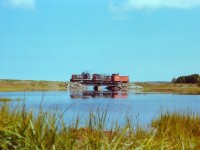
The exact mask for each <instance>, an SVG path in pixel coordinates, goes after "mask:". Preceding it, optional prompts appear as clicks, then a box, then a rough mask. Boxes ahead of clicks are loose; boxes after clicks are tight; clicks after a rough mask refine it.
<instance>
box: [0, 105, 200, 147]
mask: <svg viewBox="0 0 200 150" xmlns="http://www.w3.org/2000/svg"><path fill="white" fill-rule="evenodd" d="M0 105H1V106H0V120H1V121H0V139H1V140H0V149H66V150H67V149H89V150H93V149H109V150H116V149H198V148H200V116H195V115H193V114H190V113H176V112H174V113H172V114H170V113H166V114H161V115H160V117H159V118H157V119H155V120H154V121H152V123H151V127H150V128H148V129H144V128H142V127H139V126H137V127H135V126H133V124H132V123H131V121H130V118H129V117H127V118H126V122H125V123H124V126H119V125H118V124H117V122H115V123H113V126H112V129H110V130H109V131H106V130H105V125H106V122H107V121H108V119H109V118H107V111H104V112H100V111H99V110H97V113H94V112H90V114H89V116H88V119H87V120H86V121H85V126H84V127H83V128H80V127H78V126H79V121H80V119H79V118H78V117H77V120H76V121H75V122H74V123H73V124H71V126H66V125H65V122H64V121H63V116H64V115H67V112H66V113H57V114H55V113H51V112H50V111H44V110H43V109H42V108H41V109H40V111H39V113H38V115H36V116H34V114H33V112H32V111H26V109H25V106H23V107H14V108H11V106H10V105H9V104H8V103H0Z"/></svg>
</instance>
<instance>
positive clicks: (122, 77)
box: [111, 74, 129, 83]
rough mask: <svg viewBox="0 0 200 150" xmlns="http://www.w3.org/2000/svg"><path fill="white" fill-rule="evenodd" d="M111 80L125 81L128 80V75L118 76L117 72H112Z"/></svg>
mask: <svg viewBox="0 0 200 150" xmlns="http://www.w3.org/2000/svg"><path fill="white" fill-rule="evenodd" d="M111 80H112V82H122V83H127V82H129V76H119V74H112V77H111Z"/></svg>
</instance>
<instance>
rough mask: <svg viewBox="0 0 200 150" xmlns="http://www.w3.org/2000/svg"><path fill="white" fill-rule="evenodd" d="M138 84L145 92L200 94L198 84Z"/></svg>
mask: <svg viewBox="0 0 200 150" xmlns="http://www.w3.org/2000/svg"><path fill="white" fill-rule="evenodd" d="M136 84H137V85H139V86H142V87H143V92H163V93H176V94H200V86H198V85H197V84H178V83H176V84H175V83H146V82H136Z"/></svg>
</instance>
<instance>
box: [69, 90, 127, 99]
mask: <svg viewBox="0 0 200 150" xmlns="http://www.w3.org/2000/svg"><path fill="white" fill-rule="evenodd" d="M70 97H71V99H88V98H114V99H115V98H117V99H119V98H128V93H127V92H126V91H117V92H110V91H100V92H96V91H83V92H71V93H70Z"/></svg>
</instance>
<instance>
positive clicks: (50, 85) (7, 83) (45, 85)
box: [0, 80, 66, 92]
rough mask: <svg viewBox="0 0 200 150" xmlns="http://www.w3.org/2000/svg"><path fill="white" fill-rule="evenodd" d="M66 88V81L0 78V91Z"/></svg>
mask: <svg viewBox="0 0 200 150" xmlns="http://www.w3.org/2000/svg"><path fill="white" fill-rule="evenodd" d="M46 90H66V82H57V81H35V80H0V91H2V92H5V91H46Z"/></svg>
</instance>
